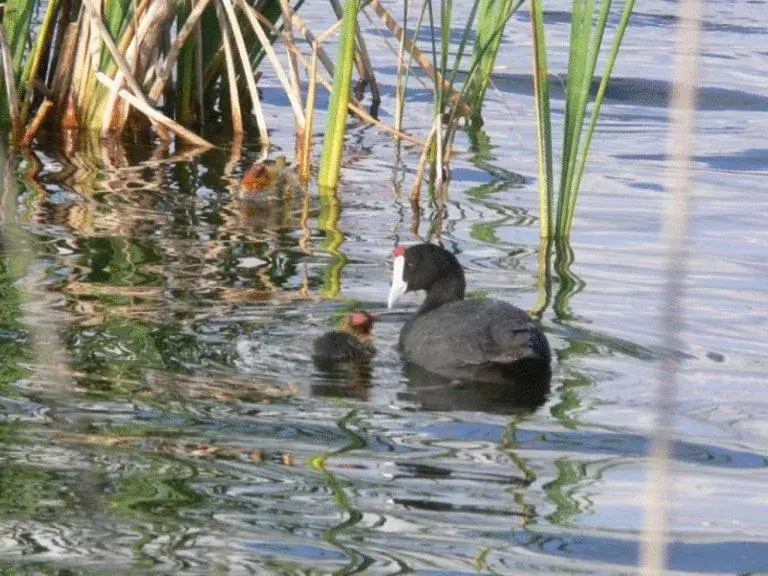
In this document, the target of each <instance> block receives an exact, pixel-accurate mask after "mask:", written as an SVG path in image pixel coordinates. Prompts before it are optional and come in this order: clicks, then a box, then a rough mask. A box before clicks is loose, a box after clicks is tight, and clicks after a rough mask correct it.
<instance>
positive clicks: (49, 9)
mask: <svg viewBox="0 0 768 576" xmlns="http://www.w3.org/2000/svg"><path fill="white" fill-rule="evenodd" d="M59 4H60V3H59V2H58V0H53V1H51V2H48V5H47V6H46V8H45V15H44V16H43V21H42V22H41V23H40V27H39V29H38V37H37V38H36V39H35V46H34V47H33V48H32V60H31V61H30V63H29V67H28V73H27V70H25V72H24V74H25V77H26V78H27V82H28V83H27V85H26V86H21V89H22V90H23V95H22V98H21V115H20V123H21V125H24V124H25V123H26V121H27V118H28V117H29V109H30V106H31V105H32V98H31V97H30V93H31V91H32V90H33V86H32V85H33V83H34V82H35V81H36V80H37V76H38V73H39V71H40V65H41V64H42V62H43V61H44V60H46V59H47V58H48V57H49V56H50V50H51V36H52V35H53V31H54V18H55V16H56V12H57V10H58V8H59ZM38 47H41V48H42V47H46V48H45V49H38Z"/></svg>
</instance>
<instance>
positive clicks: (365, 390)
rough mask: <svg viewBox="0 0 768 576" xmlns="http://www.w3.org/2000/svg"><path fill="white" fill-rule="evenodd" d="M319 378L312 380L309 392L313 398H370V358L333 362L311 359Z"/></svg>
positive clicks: (323, 359)
mask: <svg viewBox="0 0 768 576" xmlns="http://www.w3.org/2000/svg"><path fill="white" fill-rule="evenodd" d="M313 361H314V363H315V367H316V368H317V369H318V370H319V371H320V376H321V378H319V379H313V380H312V381H311V384H310V392H311V393H312V395H313V396H322V397H329V398H347V399H350V400H360V401H363V402H365V401H367V400H368V399H369V398H370V392H371V378H372V377H373V367H372V366H371V360H370V358H361V359H357V360H348V361H345V362H339V361H333V360H329V359H327V358H313Z"/></svg>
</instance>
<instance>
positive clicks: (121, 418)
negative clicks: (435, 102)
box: [0, 1, 768, 574]
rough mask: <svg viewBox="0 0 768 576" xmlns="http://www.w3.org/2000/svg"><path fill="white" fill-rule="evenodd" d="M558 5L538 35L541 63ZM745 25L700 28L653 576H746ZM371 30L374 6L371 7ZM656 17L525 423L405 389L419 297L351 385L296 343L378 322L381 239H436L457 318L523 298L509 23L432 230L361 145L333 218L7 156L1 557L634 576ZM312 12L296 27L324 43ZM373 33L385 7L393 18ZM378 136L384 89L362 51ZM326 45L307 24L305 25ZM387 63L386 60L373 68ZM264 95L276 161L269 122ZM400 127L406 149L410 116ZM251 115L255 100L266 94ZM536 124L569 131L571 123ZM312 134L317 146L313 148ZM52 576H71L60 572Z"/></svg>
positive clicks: (416, 120)
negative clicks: (475, 299) (356, 308)
mask: <svg viewBox="0 0 768 576" xmlns="http://www.w3.org/2000/svg"><path fill="white" fill-rule="evenodd" d="M568 6H569V4H568V3H566V2H559V3H558V4H557V5H556V6H553V7H552V11H551V12H550V13H548V16H547V17H548V26H549V27H548V41H549V42H550V44H551V46H552V48H553V55H552V62H553V66H554V67H555V68H557V67H560V68H559V69H560V70H562V67H563V65H564V63H565V60H566V54H565V52H564V50H563V49H562V46H564V43H565V42H566V41H567V36H568V13H567V9H568ZM761 6H762V7H764V3H756V2H753V3H746V4H745V3H742V4H739V3H736V4H732V5H728V6H724V5H722V3H718V4H715V3H712V2H710V3H708V5H707V7H708V11H707V14H706V21H705V25H704V36H703V41H704V47H703V53H702V66H703V69H702V91H701V101H700V108H701V112H700V114H699V115H698V118H697V130H698V131H697V149H696V156H695V168H696V180H695V189H694V197H693V203H692V213H691V217H692V227H691V237H690V242H689V244H688V247H689V257H688V267H689V276H688V281H687V290H686V295H685V300H684V302H685V311H684V317H685V324H684V327H683V336H684V339H685V348H684V349H683V350H678V351H671V352H672V353H676V354H679V355H680V358H681V362H682V364H681V366H682V374H681V391H680V404H679V408H678V411H677V423H678V436H677V441H676V443H675V447H674V462H673V471H674V475H675V481H674V485H675V494H674V499H673V506H672V514H673V517H672V534H671V542H670V547H669V567H670V570H671V571H673V572H674V573H680V574H683V573H685V574H725V573H727V574H737V573H738V574H746V573H751V574H756V573H762V572H768V544H766V542H768V520H766V514H765V513H764V509H765V497H764V493H765V489H764V487H765V485H766V480H767V479H768V477H767V473H768V461H767V460H766V457H767V456H768V451H766V449H765V446H766V441H767V440H768V427H766V425H765V424H764V422H765V421H766V419H767V418H768V388H766V387H765V383H766V374H768V341H767V340H766V338H765V335H766V333H768V311H767V309H766V305H765V303H766V301H768V265H767V264H766V262H768V260H766V256H765V255H766V249H767V248H768V231H766V227H765V225H764V216H763V215H764V214H765V213H766V212H768V196H766V194H765V177H766V175H767V174H768V149H767V148H766V145H765V131H766V129H768V100H766V95H765V80H764V78H765V74H764V72H765V67H766V64H768V60H767V58H768V57H767V56H766V52H765V48H764V46H765V45H766V41H767V40H768V37H767V36H768V35H767V34H766V29H768V22H767V21H766V16H765V15H764V14H765V13H766V11H765V10H762V9H761ZM393 10H394V9H393ZM676 10H677V8H676V5H675V4H674V3H669V2H662V1H652V2H650V3H645V4H643V5H642V6H639V7H638V12H637V13H636V15H635V17H634V20H633V25H632V27H631V28H630V30H629V32H628V34H627V37H626V40H625V48H624V51H623V52H622V56H621V58H620V60H619V62H618V65H617V69H616V73H615V74H616V81H615V82H614V83H613V84H612V87H611V88H610V89H609V91H608V95H607V101H606V104H605V107H604V117H603V120H602V122H601V124H600V130H599V133H598V134H597V136H596V138H595V142H594V144H593V149H594V153H593V156H592V159H591V163H590V164H589V165H588V169H587V173H586V175H585V183H584V188H583V192H582V195H581V197H580V198H579V204H578V209H577V215H576V221H575V224H574V233H573V239H572V243H571V248H572V252H573V255H572V258H573V263H572V264H571V265H570V266H569V267H568V266H563V267H561V269H560V274H559V275H558V274H555V276H554V279H553V284H552V286H551V291H552V296H553V297H552V300H551V302H550V305H549V307H548V308H547V309H546V311H545V312H544V314H543V318H542V324H543V327H544V329H545V330H546V332H547V334H548V336H549V338H550V342H551V344H552V346H553V349H554V353H555V362H554V365H553V368H554V370H553V378H552V383H551V388H552V392H551V394H550V395H549V396H548V398H547V400H546V402H545V404H544V405H543V406H541V407H540V408H539V409H538V410H536V411H534V412H532V413H531V412H530V411H527V410H519V409H518V407H517V406H516V405H514V404H513V403H512V404H510V403H504V402H502V401H500V400H498V399H493V398H489V395H488V394H487V393H486V391H482V390H477V389H473V388H460V387H439V386H435V385H434V383H432V382H429V381H425V380H424V379H423V378H422V377H420V376H418V375H414V374H412V373H409V372H406V371H404V368H403V365H402V363H401V361H400V359H399V357H398V355H397V352H396V350H395V348H394V345H395V343H396V340H397V334H398V330H399V327H400V325H401V324H402V322H403V321H404V319H405V318H407V315H408V314H409V313H410V312H411V311H413V310H414V309H415V306H416V305H417V304H418V298H417V297H413V298H405V299H404V300H403V301H404V302H405V306H404V307H401V308H400V309H399V310H398V311H397V312H395V313H389V314H386V315H385V319H384V321H382V322H381V323H380V324H378V325H377V326H376V331H375V341H376V345H377V348H378V350H379V352H378V354H377V356H376V357H375V359H374V361H373V363H372V365H371V367H370V368H371V369H370V371H362V372H353V373H349V374H344V375H341V376H338V377H334V378H331V377H329V376H327V375H325V374H323V373H321V372H319V371H318V370H317V369H316V368H315V366H314V365H313V364H312V362H311V360H310V358H309V355H308V350H309V349H310V345H311V342H312V339H313V338H314V337H315V336H317V335H319V334H321V333H322V332H323V331H325V330H327V329H329V328H330V327H331V326H332V324H333V322H334V321H335V320H336V319H337V318H338V316H339V315H342V314H343V313H344V311H345V310H347V309H349V307H350V306H353V305H361V306H364V307H368V308H371V309H378V310H381V309H383V307H384V306H385V302H386V293H387V290H388V280H389V267H390V262H389V254H390V252H391V249H392V247H393V246H394V245H395V244H396V243H397V242H399V241H402V242H413V241H417V239H418V238H423V239H431V240H434V241H441V242H442V243H443V244H444V245H445V246H446V247H448V248H449V249H451V250H452V251H454V252H456V253H457V255H458V258H459V260H460V261H461V263H462V264H463V265H464V266H465V268H466V271H467V279H468V283H469V290H470V291H481V292H482V293H484V294H485V295H487V296H491V297H496V298H502V299H504V300H507V301H510V302H513V303H515V304H517V305H519V306H522V307H524V308H528V309H530V308H532V307H533V306H534V304H535V303H536V301H537V299H538V296H539V294H538V290H537V284H536V271H537V268H536V267H537V259H536V255H537V251H538V221H537V209H538V208H537V206H538V200H537V197H536V182H535V175H536V164H535V162H536V156H535V154H536V152H535V147H534V143H533V142H534V141H533V129H534V122H535V118H534V109H533V106H532V103H531V100H530V90H531V87H530V65H529V64H530V63H529V58H530V55H529V43H530V41H529V30H528V22H527V14H526V13H525V12H521V13H520V14H519V15H518V16H517V17H516V19H515V21H513V22H512V23H511V24H510V26H509V28H508V31H507V34H506V37H505V42H504V45H503V46H504V48H503V52H502V55H501V56H500V59H499V69H498V70H497V74H496V75H495V76H494V85H495V88H494V89H493V90H491V91H490V92H489V101H488V105H487V116H486V118H487V120H488V121H487V123H486V126H485V128H484V132H483V134H482V135H481V136H480V137H478V138H473V139H470V138H468V137H466V136H464V137H462V138H460V139H459V140H458V141H457V145H458V147H459V149H460V153H459V154H457V156H456V158H455V162H454V165H453V181H452V183H451V187H450V195H449V199H448V201H447V204H446V206H445V210H444V212H440V211H439V210H438V209H437V208H436V207H435V206H433V205H431V204H429V203H428V202H427V201H426V199H423V204H422V207H423V210H422V212H421V213H420V214H416V215H414V214H413V213H412V211H411V207H410V203H409V201H408V195H409V193H410V186H411V182H412V179H413V173H414V169H415V165H416V161H417V158H418V151H416V150H413V149H406V150H404V152H403V156H402V161H401V162H400V163H397V164H394V163H393V153H394V145H393V143H392V142H391V140H390V138H389V137H388V136H386V135H383V134H381V133H379V132H377V131H375V130H373V129H369V128H364V127H360V126H354V127H353V128H352V129H351V131H350V133H349V136H348V151H349V157H350V162H349V163H348V164H347V165H346V166H345V169H344V171H343V183H342V185H341V187H340V189H339V191H338V195H337V196H327V195H326V196H323V195H321V194H319V193H318V190H317V187H316V186H315V185H314V184H311V185H310V187H309V188H308V190H302V189H301V188H295V189H294V188H291V189H287V190H283V191H280V192H278V191H273V193H271V194H265V195H264V196H263V197H262V198H261V199H259V200H258V201H256V202H253V203H250V204H243V203H242V202H240V201H239V199H238V197H237V183H238V182H239V179H240V177H241V176H242V173H243V172H244V170H246V169H247V167H248V166H249V165H250V163H251V162H252V161H253V160H254V158H255V157H256V150H255V147H253V146H252V143H249V144H248V145H247V146H246V148H245V151H244V153H243V155H242V157H237V156H234V157H233V156H232V155H231V153H230V149H229V144H228V141H226V140H222V141H221V144H222V146H221V148H219V149H217V150H214V151H211V152H209V153H206V154H204V155H202V156H200V157H195V158H179V157H177V154H178V153H179V151H175V150H170V151H168V150H161V149H158V148H156V147H154V146H152V145H148V146H147V147H146V148H143V149H130V150H125V151H120V150H117V151H114V150H112V151H106V150H105V151H99V150H98V149H97V150H96V152H93V151H92V152H89V153H80V154H77V155H74V156H71V157H65V156H63V155H62V154H61V153H60V152H59V151H58V149H57V147H56V146H53V145H51V144H50V143H48V144H47V143H45V142H41V143H40V146H39V147H38V148H37V149H36V151H35V152H34V153H28V154H25V155H22V156H20V157H14V159H13V165H12V170H13V181H14V183H15V187H13V186H10V185H6V186H5V187H4V192H3V196H2V202H1V203H0V206H1V207H2V218H3V242H2V251H1V252H2V267H1V268H0V295H1V296H2V300H1V304H0V306H1V311H0V384H1V385H2V388H0V408H2V414H3V421H2V425H1V426H0V431H2V450H3V461H2V467H0V487H1V488H0V563H2V565H4V566H8V567H13V569H14V570H21V569H22V568H24V567H26V568H28V569H29V570H31V571H34V570H48V571H50V572H53V571H59V572H58V573H93V574H97V573H98V574H103V573H125V574H132V573H137V572H140V571H147V572H153V573H168V574H171V573H172V574H211V573H270V574H279V573H284V574H289V573H290V574H297V573H301V574H328V573H338V574H349V573H366V574H367V573H370V574H398V573H405V572H409V571H413V572H416V573H421V574H470V573H488V574H491V573H500V574H629V573H634V572H635V570H636V569H635V566H636V564H637V556H638V548H639V546H638V542H639V531H640V527H641V525H642V514H643V501H642V498H641V494H642V490H643V486H644V485H643V482H644V479H645V471H644V470H645V463H646V461H645V455H646V454H647V451H648V446H649V438H648V435H649V432H650V431H651V429H652V426H653V422H654V411H653V402H654V396H653V387H654V383H655V382H656V379H657V378H658V360H659V358H660V357H661V355H662V354H663V353H666V352H668V351H664V350H661V349H660V348H659V342H660V341H661V332H662V326H661V325H660V320H659V319H660V317H661V309H660V307H661V303H662V301H661V292H662V287H663V282H664V278H663V263H664V260H663V258H664V251H663V248H664V247H663V245H662V244H661V241H660V236H661V234H660V224H661V214H662V212H661V211H662V209H663V206H664V204H663V201H664V191H663V171H664V158H665V141H666V137H667V113H666V108H665V106H666V103H667V100H668V97H669V90H670V81H671V78H670V77H669V74H670V66H669V59H670V56H669V55H670V54H671V52H672V42H673V37H674V35H673V33H672V32H673V29H674V28H673V27H674V25H675V14H676ZM325 12H326V10H325V9H324V8H319V7H318V8H315V7H313V6H310V7H308V9H307V12H306V15H305V18H306V19H307V20H308V22H311V23H314V24H316V25H317V26H318V27H319V26H320V24H322V23H325V24H324V26H327V24H328V22H327V20H326V18H327V15H326V14H325ZM395 13H399V12H397V11H396V10H395ZM361 23H362V25H363V27H364V28H368V32H369V34H368V36H367V38H369V39H370V44H369V49H371V51H372V53H374V54H377V55H379V54H380V55H381V56H380V57H381V66H380V68H379V67H378V66H377V71H378V74H379V76H378V80H379V82H380V83H381V85H382V91H383V95H384V98H383V105H382V113H381V115H382V119H383V120H385V121H388V122H391V112H392V110H393V108H394V105H393V92H394V78H393V75H392V74H393V70H394V68H393V67H392V66H391V62H390V63H389V64H388V60H387V58H389V52H388V49H387V48H386V46H385V44H384V41H383V39H384V34H381V33H375V30H374V29H373V28H370V26H371V25H370V24H369V23H367V22H365V21H363V20H361ZM324 26H323V27H324ZM388 66H389V67H388ZM275 86H276V83H275V81H274V79H272V78H269V77H267V78H266V80H265V86H264V89H265V94H266V97H267V100H268V104H269V106H268V108H267V113H268V114H267V115H268V118H269V119H270V120H269V121H270V123H271V128H273V134H272V136H273V140H274V143H275V147H276V148H275V150H274V152H279V151H280V150H282V151H283V152H284V153H286V154H288V155H289V156H291V154H292V148H293V141H292V137H293V136H292V133H291V123H290V122H287V121H280V120H279V119H281V118H282V119H285V118H287V117H288V116H287V114H288V109H287V104H286V102H285V101H283V100H281V98H280V96H279V92H278V90H277V89H276V88H275ZM413 94H414V96H413V101H412V102H410V103H409V107H410V108H409V116H408V117H409V119H408V120H407V122H408V126H409V128H410V129H411V130H413V131H414V132H415V133H421V134H424V133H426V131H427V130H428V125H427V124H428V122H429V120H428V118H429V114H430V106H431V104H430V102H431V100H430V99H429V96H428V93H426V92H423V93H420V92H419V90H415V91H414V93H413ZM270 97H272V99H271V100H270ZM555 97H556V100H555V101H554V102H553V111H554V113H555V116H556V120H557V121H559V120H560V118H561V114H562V100H560V99H558V98H559V96H558V93H557V91H555ZM322 121H323V118H322V117H321V118H319V119H318V125H320V126H322ZM64 570H71V572H62V571H64Z"/></svg>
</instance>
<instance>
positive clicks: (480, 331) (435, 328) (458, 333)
mask: <svg viewBox="0 0 768 576" xmlns="http://www.w3.org/2000/svg"><path fill="white" fill-rule="evenodd" d="M393 256H394V257H395V262H394V267H393V274H392V287H391V289H390V291H389V301H388V306H389V308H392V306H393V305H394V303H395V302H396V301H397V299H398V298H399V297H400V296H402V295H403V294H405V293H406V292H411V291H414V290H424V291H426V298H425V299H424V302H423V303H422V304H421V307H420V308H419V310H418V311H417V312H416V313H415V314H414V315H413V316H412V317H411V318H410V319H409V320H408V321H407V322H406V323H405V325H404V326H403V328H402V330H401V331H400V343H399V345H400V349H401V351H402V353H403V356H404V357H405V359H406V360H407V361H409V362H412V363H413V364H417V365H418V366H420V367H421V368H423V369H425V370H427V371H429V372H433V373H435V374H438V375H441V376H445V377H448V378H459V379H465V380H473V381H477V382H510V381H512V380H518V379H519V373H520V368H521V367H526V368H535V369H537V370H547V371H548V370H549V362H550V351H549V343H548V342H547V338H546V337H545V336H544V334H543V333H542V331H541V330H540V329H539V328H538V327H537V326H536V325H535V324H534V323H533V321H532V320H531V318H530V317H529V316H528V314H526V313H525V312H523V311H522V310H520V308H517V307H515V306H512V305H511V304H508V303H506V302H502V301H500V300H491V299H482V300H481V299H477V300H474V299H472V300H464V290H465V287H466V282H465V280H464V271H463V270H462V268H461V265H460V264H459V262H458V260H456V257H455V256H454V255H453V254H451V253H450V252H448V251H447V250H444V249H443V248H441V247H439V246H435V245H433V244H417V245H415V246H411V247H409V248H405V247H404V246H397V247H396V248H395V249H394V252H393Z"/></svg>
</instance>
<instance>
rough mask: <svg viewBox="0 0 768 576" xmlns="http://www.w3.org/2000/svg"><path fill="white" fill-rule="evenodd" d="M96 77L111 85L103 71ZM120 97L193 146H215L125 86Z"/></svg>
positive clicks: (111, 82)
mask: <svg viewBox="0 0 768 576" xmlns="http://www.w3.org/2000/svg"><path fill="white" fill-rule="evenodd" d="M96 79H97V80H98V81H99V82H101V83H102V84H104V86H106V87H108V88H110V87H112V84H113V82H114V81H113V80H112V79H111V78H110V77H109V76H107V75H106V74H104V73H103V72H97V73H96ZM119 96H120V98H123V99H124V100H126V101H127V102H128V103H129V104H130V105H131V106H133V107H134V108H136V109H137V110H139V112H142V113H144V114H145V115H146V116H147V117H148V118H149V119H150V120H153V121H154V122H155V124H157V125H161V126H165V127H166V128H168V129H169V130H170V131H171V132H173V133H175V134H176V135H178V136H179V137H180V138H182V139H183V140H186V141H187V142H189V143H190V144H192V145H194V146H200V147H202V148H215V146H214V145H213V144H211V143H210V142H208V140H206V139H205V138H202V137H201V136H198V135H197V134H195V133H194V132H192V131H191V130H188V129H187V128H185V127H184V126H182V125H181V124H179V123H178V122H176V121H175V120H171V119H170V118H168V117H167V116H166V115H165V114H163V113H162V112H160V111H158V110H156V109H155V108H153V107H152V106H150V105H149V104H147V103H146V101H142V100H141V99H140V98H137V97H136V96H134V95H133V94H131V93H130V92H128V91H127V90H126V89H125V88H120V91H119Z"/></svg>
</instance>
